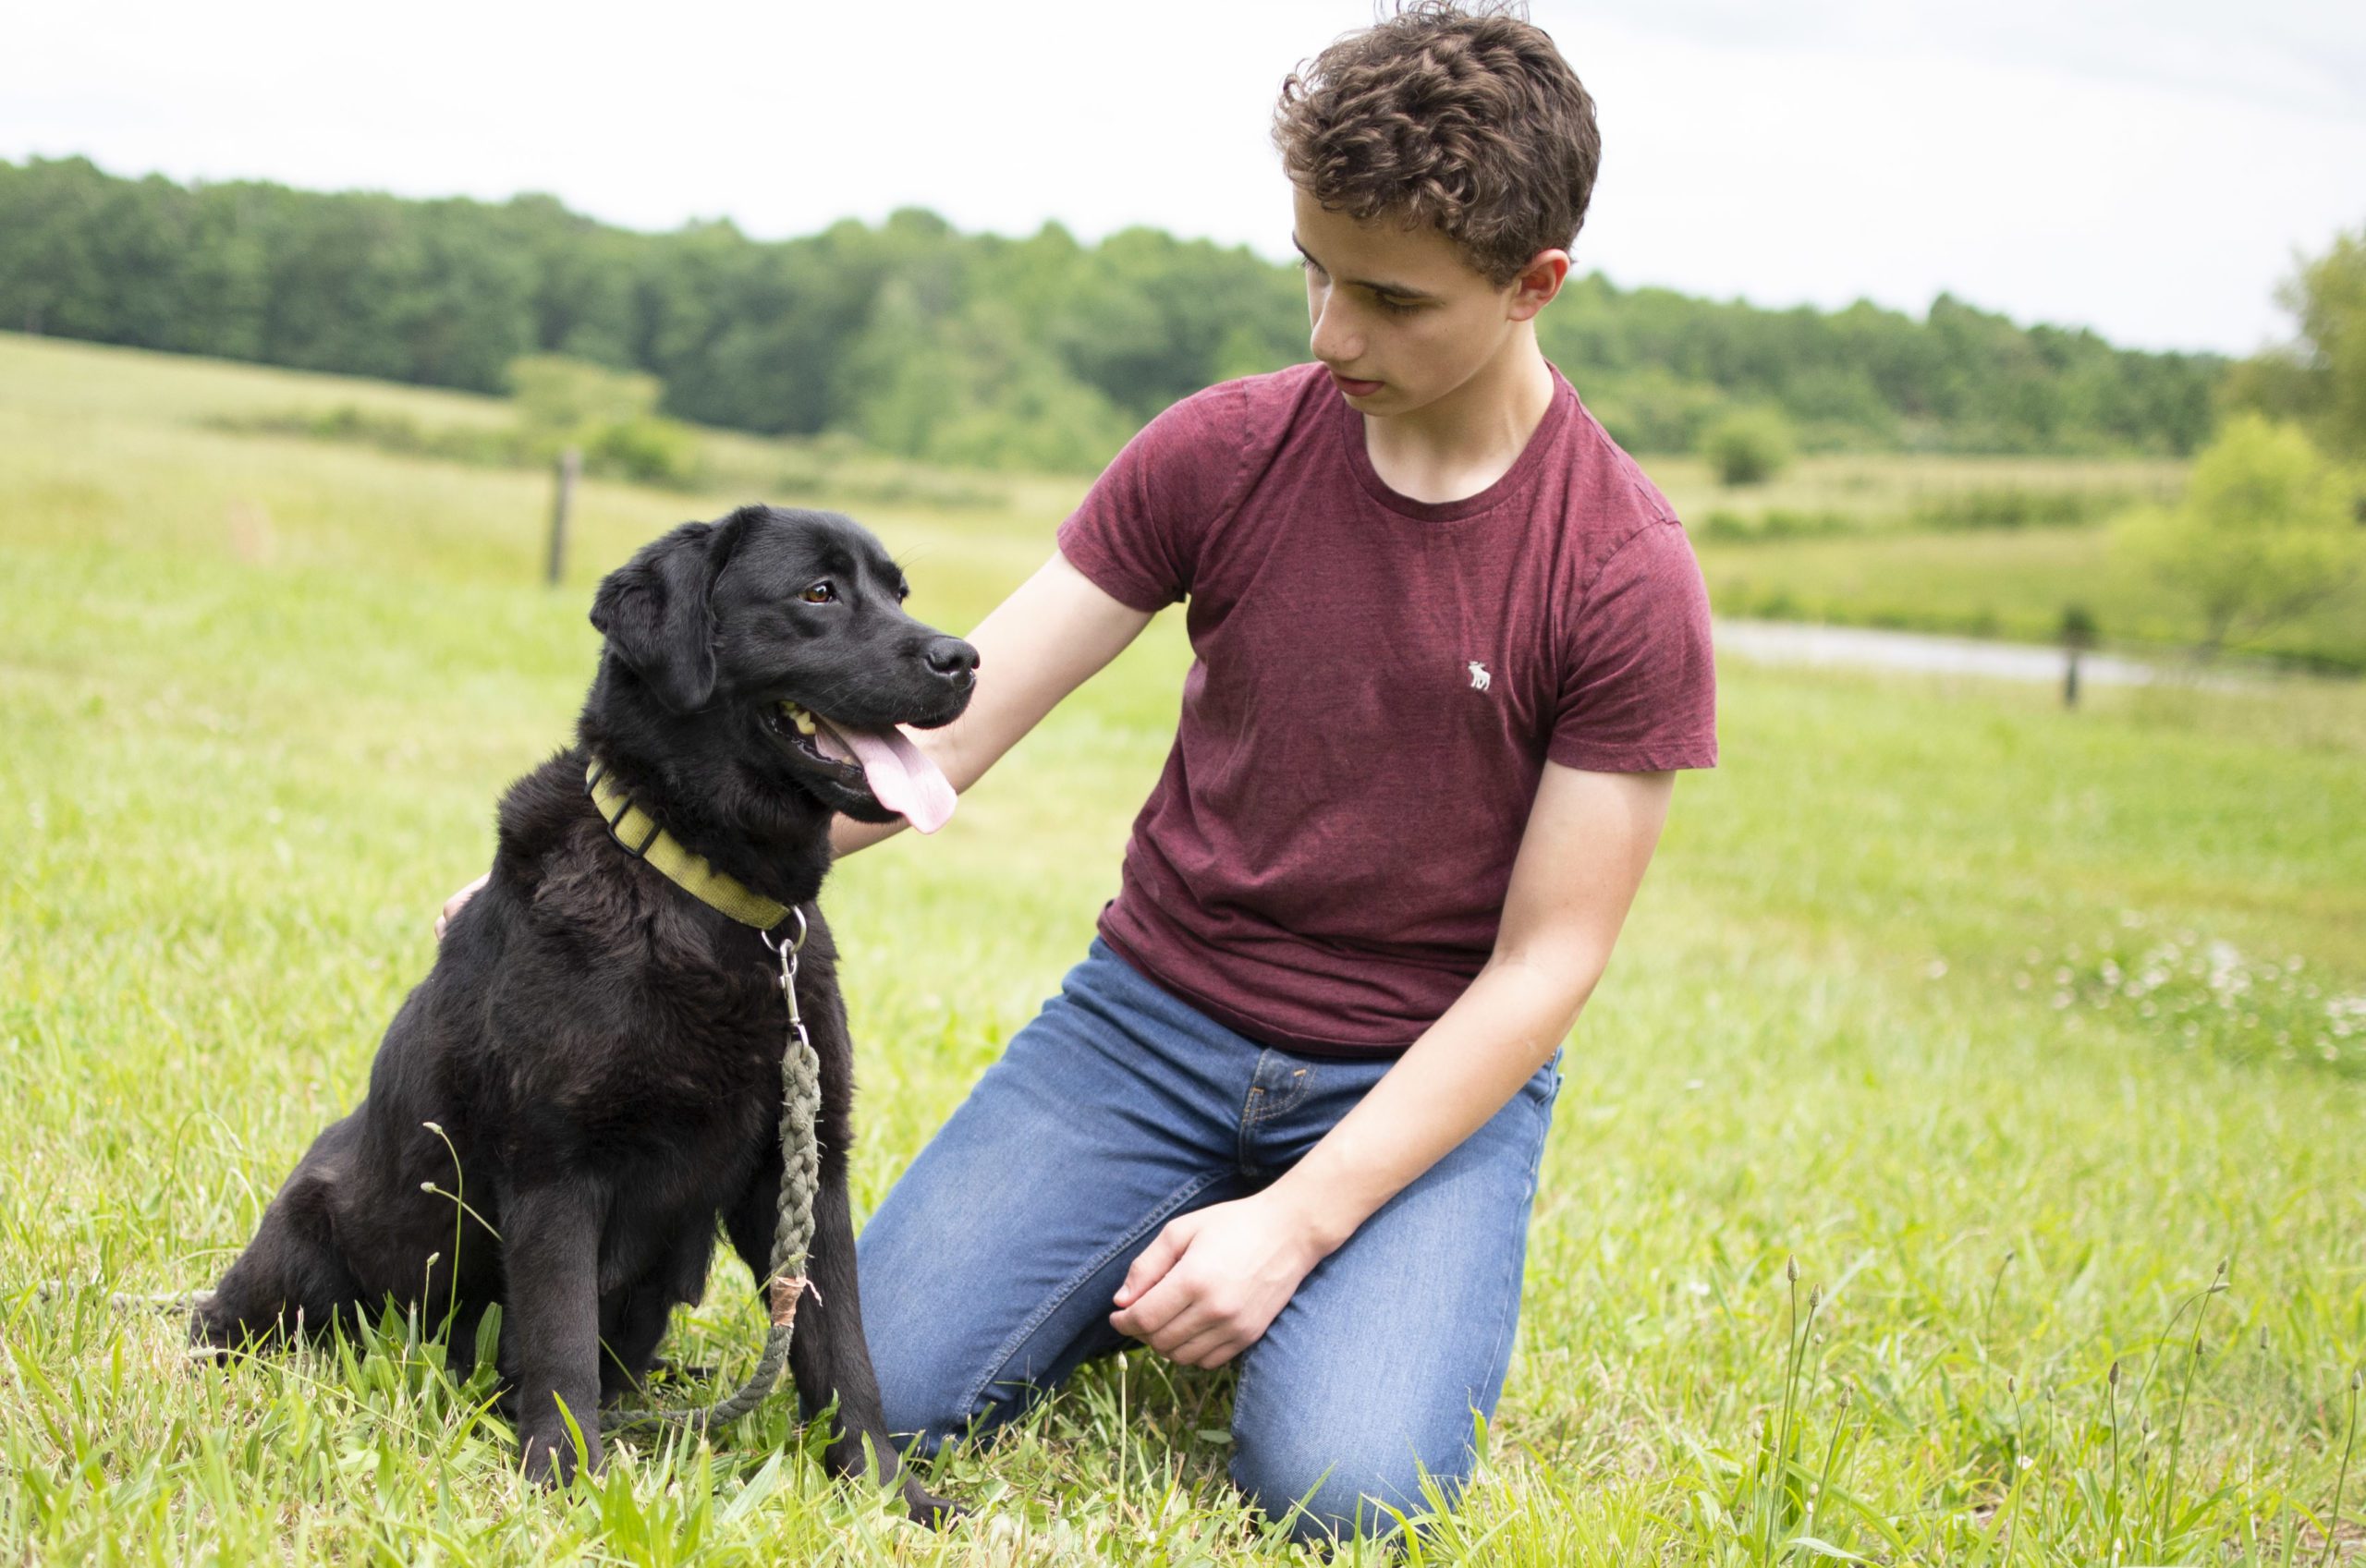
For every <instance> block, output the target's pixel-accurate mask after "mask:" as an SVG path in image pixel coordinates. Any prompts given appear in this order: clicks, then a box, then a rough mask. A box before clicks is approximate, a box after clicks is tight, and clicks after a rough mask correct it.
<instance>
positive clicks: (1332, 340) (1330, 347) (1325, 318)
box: [1307, 310, 1364, 365]
mask: <svg viewBox="0 0 2366 1568" xmlns="http://www.w3.org/2000/svg"><path fill="white" fill-rule="evenodd" d="M1307 346H1308V348H1310V349H1311V350H1312V351H1313V354H1314V357H1315V358H1316V359H1320V360H1322V361H1323V363H1324V364H1326V365H1352V364H1354V363H1355V362H1356V361H1357V360H1358V359H1362V358H1363V352H1364V344H1363V336H1362V334H1360V333H1351V332H1349V331H1348V330H1347V328H1346V326H1345V324H1344V323H1343V322H1340V321H1339V320H1338V312H1337V311H1336V310H1324V311H1323V313H1322V314H1321V315H1319V316H1317V317H1315V318H1314V330H1313V331H1312V332H1311V334H1308V337H1307Z"/></svg>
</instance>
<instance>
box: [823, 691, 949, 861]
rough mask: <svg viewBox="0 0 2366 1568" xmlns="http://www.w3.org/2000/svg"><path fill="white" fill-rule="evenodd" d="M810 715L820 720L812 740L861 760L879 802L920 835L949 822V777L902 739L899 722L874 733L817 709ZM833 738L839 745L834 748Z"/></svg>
mask: <svg viewBox="0 0 2366 1568" xmlns="http://www.w3.org/2000/svg"><path fill="white" fill-rule="evenodd" d="M813 717H814V718H815V719H816V720H819V721H820V722H819V723H818V724H817V725H816V728H817V729H818V730H819V732H820V733H819V734H818V735H815V736H814V739H815V740H817V741H819V742H821V743H822V749H823V750H824V751H832V750H836V749H839V748H844V749H846V750H848V751H851V752H852V753H853V756H851V757H849V758H845V759H843V760H848V761H854V762H860V763H861V764H862V776H863V780H864V782H865V783H867V784H870V785H871V793H872V796H874V797H875V798H876V799H877V800H878V802H879V804H880V805H882V806H884V807H885V808H887V809H888V810H890V811H893V812H896V814H898V815H899V816H901V817H903V818H904V819H905V820H908V821H909V822H910V823H911V824H912V826H914V827H916V828H918V829H919V830H920V831H921V832H922V833H934V832H936V830H937V829H939V828H941V827H943V826H945V823H946V822H948V821H950V820H952V817H953V781H952V780H950V779H948V778H946V777H945V775H944V774H943V773H942V772H938V771H937V766H936V764H935V763H933V762H932V761H930V760H928V759H927V758H926V757H923V756H921V748H919V747H917V746H914V745H913V744H912V743H911V742H910V741H909V740H907V739H905V738H904V732H903V729H902V727H901V726H900V725H899V726H897V727H896V728H894V729H887V730H881V731H879V732H877V733H876V734H874V733H872V732H870V731H867V730H856V729H846V728H842V727H840V726H839V725H837V724H835V723H832V722H831V721H829V720H827V719H823V717H822V715H820V714H819V713H816V714H814V715H813ZM831 741H836V742H837V743H838V746H837V747H836V748H834V747H832V746H831V745H830V744H829V743H830V742H831Z"/></svg>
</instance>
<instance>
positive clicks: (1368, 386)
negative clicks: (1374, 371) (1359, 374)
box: [1331, 371, 1381, 397]
mask: <svg viewBox="0 0 2366 1568" xmlns="http://www.w3.org/2000/svg"><path fill="white" fill-rule="evenodd" d="M1331 384H1332V385H1334V386H1335V387H1337V388H1338V389H1339V390H1340V391H1341V392H1343V393H1345V394H1346V395H1348V396H1349V397H1370V396H1371V395H1372V394H1373V393H1375V392H1378V391H1379V390H1380V388H1381V383H1379V382H1376V381H1358V380H1357V379H1356V378H1355V377H1353V376H1343V375H1341V374H1340V373H1339V372H1338V371H1332V372H1331Z"/></svg>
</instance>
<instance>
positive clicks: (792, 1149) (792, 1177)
mask: <svg viewBox="0 0 2366 1568" xmlns="http://www.w3.org/2000/svg"><path fill="white" fill-rule="evenodd" d="M789 913H790V914H792V915H794V916H796V917H797V936H796V939H795V940H794V941H791V942H774V941H773V939H772V933H771V932H769V931H760V932H758V933H757V934H758V936H760V937H761V938H762V941H763V943H764V945H765V946H766V947H768V948H771V949H772V950H773V952H774V953H776V954H779V955H780V989H781V994H782V995H783V996H785V997H787V999H788V1040H787V1050H786V1051H783V1052H782V1053H781V1060H780V1088H781V1107H780V1166H781V1170H780V1199H779V1203H778V1205H777V1209H776V1216H777V1217H776V1219H775V1221H774V1229H773V1257H772V1272H771V1273H770V1275H769V1276H767V1278H766V1279H765V1281H764V1288H765V1292H766V1295H767V1297H768V1299H769V1302H770V1304H771V1307H772V1328H771V1329H770V1331H767V1332H766V1333H765V1335H764V1349H763V1354H762V1355H761V1356H759V1357H758V1358H757V1361H756V1369H755V1371H753V1372H752V1373H750V1375H749V1378H748V1380H747V1381H746V1382H744V1383H742V1384H740V1385H739V1388H738V1391H737V1392H733V1393H731V1394H728V1395H726V1397H724V1398H723V1399H720V1400H717V1401H716V1402H715V1403H714V1404H710V1405H705V1406H697V1405H693V1406H690V1407H689V1408H687V1409H681V1410H610V1411H605V1412H604V1413H602V1415H601V1416H600V1429H601V1430H602V1431H604V1432H618V1431H639V1430H643V1429H647V1428H662V1427H685V1428H689V1429H690V1430H691V1431H697V1432H703V1431H706V1430H709V1429H710V1428H715V1427H723V1426H728V1425H730V1424H731V1423H732V1422H734V1421H737V1420H738V1419H739V1417H740V1416H745V1415H747V1414H748V1413H749V1412H750V1411H751V1410H753V1409H755V1408H756V1407H757V1406H758V1405H760V1404H763V1402H764V1401H765V1400H766V1399H767V1398H769V1397H771V1394H772V1392H773V1390H774V1388H775V1387H776V1386H778V1384H779V1382H780V1374H781V1369H782V1368H783V1367H786V1366H787V1363H788V1342H789V1338H790V1336H791V1335H792V1334H793V1333H794V1332H795V1331H796V1327H797V1304H798V1301H799V1299H800V1298H801V1297H802V1296H803V1295H804V1294H805V1293H806V1292H807V1291H808V1290H811V1291H813V1299H814V1300H816V1301H819V1300H821V1299H822V1293H821V1292H820V1290H819V1289H818V1288H816V1287H815V1286H813V1285H812V1284H811V1282H809V1281H808V1280H807V1279H806V1277H805V1263H806V1257H807V1254H808V1253H809V1252H810V1251H811V1247H812V1246H813V1197H814V1194H815V1193H816V1192H818V1191H819V1190H820V1188H821V1185H822V1148H821V1140H820V1138H819V1137H818V1136H817V1135H816V1133H815V1131H814V1123H815V1122H816V1121H817V1120H818V1119H819V1117H820V1115H821V1109H822V1058H821V1055H820V1054H819V1053H818V1052H817V1051H814V1049H813V1041H812V1039H811V1037H809V1036H808V1035H807V1034H806V1032H805V1019H804V1017H803V1015H800V1014H799V1011H798V1007H797V954H798V950H799V949H800V948H802V947H803V946H804V945H805V936H806V925H805V911H804V910H802V909H799V908H795V907H792V908H791V909H790V910H789Z"/></svg>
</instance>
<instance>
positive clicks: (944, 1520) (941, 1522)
mask: <svg viewBox="0 0 2366 1568" xmlns="http://www.w3.org/2000/svg"><path fill="white" fill-rule="evenodd" d="M904 1506H905V1508H906V1509H908V1510H909V1511H910V1513H911V1516H912V1517H913V1518H914V1519H916V1520H918V1521H919V1522H920V1523H921V1524H923V1525H927V1526H928V1527H929V1528H930V1529H932V1530H944V1529H950V1528H951V1527H952V1526H953V1525H955V1524H956V1523H957V1521H959V1520H962V1519H966V1518H968V1517H969V1516H970V1509H969V1507H968V1506H967V1505H966V1504H964V1503H958V1502H955V1501H952V1500H951V1499H949V1498H942V1497H939V1496H937V1495H936V1494H935V1493H934V1492H933V1491H930V1490H929V1489H927V1488H925V1487H923V1486H921V1484H920V1482H918V1481H917V1480H907V1481H906V1482H905V1483H904Z"/></svg>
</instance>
